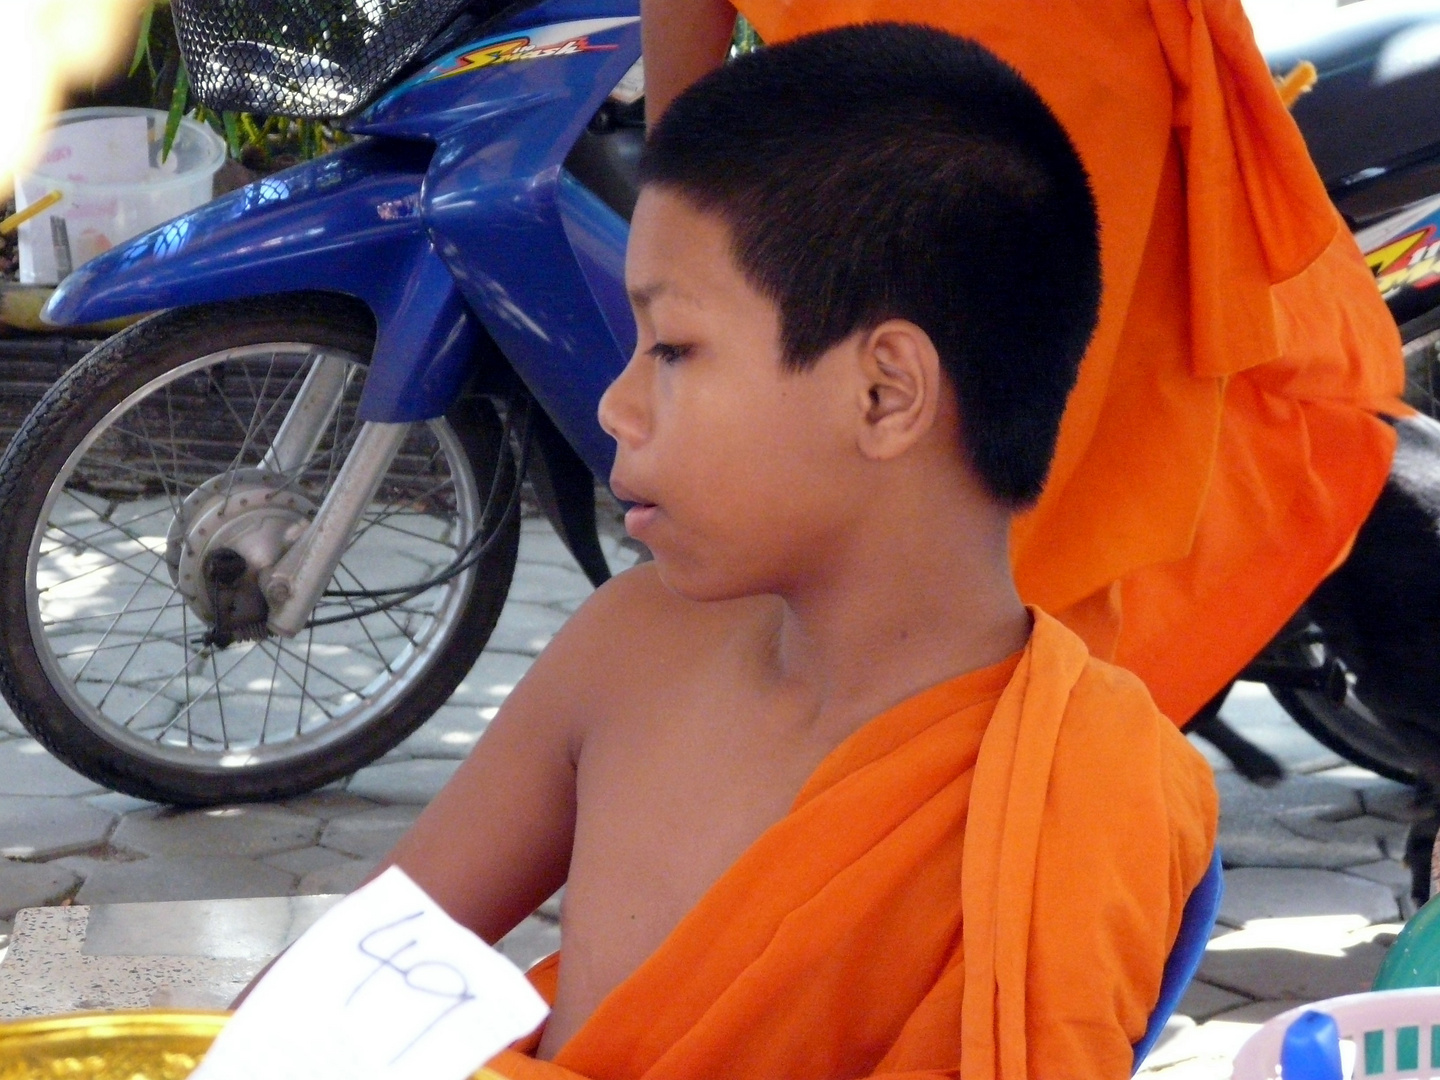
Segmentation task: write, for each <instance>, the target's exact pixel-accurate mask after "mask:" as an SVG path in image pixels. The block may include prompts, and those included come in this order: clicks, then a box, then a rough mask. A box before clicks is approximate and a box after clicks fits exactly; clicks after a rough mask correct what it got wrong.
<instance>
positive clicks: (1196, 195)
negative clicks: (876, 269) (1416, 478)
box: [739, 0, 1405, 722]
mask: <svg viewBox="0 0 1440 1080" xmlns="http://www.w3.org/2000/svg"><path fill="white" fill-rule="evenodd" d="M739 6H740V9H741V10H742V11H743V12H744V14H745V15H746V16H748V17H749V18H750V20H751V22H752V23H753V24H754V25H755V27H756V29H757V30H758V31H759V33H760V35H761V36H762V37H763V38H764V39H765V40H767V41H772V42H778V41H783V40H785V39H787V38H790V37H794V36H796V35H799V34H803V33H809V32H813V31H817V30H821V29H826V28H829V27H834V26H838V25H842V24H847V23H855V22H865V21H876V20H898V21H908V22H921V23H927V24H929V25H933V26H937V27H940V28H942V29H945V30H948V31H950V32H952V33H956V34H960V35H963V36H966V37H970V38H974V39H976V40H978V41H979V42H981V43H982V44H983V45H985V46H986V47H988V48H989V49H991V50H992V51H993V52H995V53H996V54H998V55H999V56H1000V57H1001V58H1003V59H1004V60H1006V61H1007V62H1009V63H1010V64H1011V65H1012V66H1014V67H1015V68H1016V69H1017V70H1019V71H1020V73H1021V74H1022V75H1024V76H1025V78H1026V79H1027V80H1028V81H1029V82H1030V83H1031V84H1032V85H1033V86H1034V87H1035V88H1036V89H1037V90H1038V91H1039V93H1040V95H1041V96H1042V97H1043V98H1044V99H1045V101H1046V102H1047V104H1049V106H1050V107H1051V109H1053V110H1054V112H1055V114H1056V115H1057V116H1058V117H1059V118H1060V120H1061V122H1062V123H1064V125H1065V127H1066V129H1067V130H1068V131H1069V132H1070V136H1071V138H1072V140H1073V141H1074V143H1075V145H1076V148H1077V150H1078V151H1079V153H1080V156H1081V158H1082V159H1083V160H1084V162H1085V166H1086V168H1087V169H1088V170H1089V172H1090V176H1091V180H1092V183H1093V186H1094V191H1095V195H1096V201H1097V203H1098V206H1099V211H1100V220H1101V247H1102V254H1101V258H1102V267H1103V272H1104V285H1105V291H1104V299H1103V302H1102V306H1101V313H1100V323H1099V327H1098V329H1097V331H1096V334H1095V338H1094V341H1093V343H1092V345H1091V347H1090V351H1089V353H1088V354H1087V355H1086V357H1085V361H1084V363H1083V365H1082V367H1081V371H1080V378H1079V383H1078V385H1077V386H1076V388H1075V392H1074V394H1073V395H1072V396H1071V399H1070V402H1069V406H1068V408H1067V412H1066V415H1065V420H1064V423H1063V425H1062V428H1061V433H1060V442H1059V446H1058V449H1057V453H1056V457H1055V464H1054V468H1053V469H1052V471H1051V477H1050V482H1049V484H1048V485H1047V487H1046V490H1045V493H1044V495H1043V497H1042V498H1041V499H1040V502H1039V503H1038V505H1037V506H1036V507H1035V508H1034V510H1033V511H1031V512H1030V513H1029V514H1027V515H1025V516H1024V517H1022V518H1021V519H1019V520H1018V521H1017V523H1016V527H1015V530H1014V540H1013V546H1012V555H1013V562H1014V569H1015V576H1016V580H1017V582H1018V583H1019V585H1020V589H1021V593H1022V595H1023V596H1024V597H1025V599H1026V601H1027V602H1029V603H1032V604H1037V605H1039V606H1040V607H1043V608H1045V609H1046V610H1047V611H1053V612H1056V613H1058V614H1059V615H1060V617H1061V618H1062V619H1063V620H1064V621H1065V622H1066V623H1067V624H1068V625H1070V626H1071V627H1072V628H1073V629H1075V630H1076V631H1077V632H1079V633H1080V634H1081V635H1082V636H1083V637H1084V638H1085V639H1086V641H1087V643H1088V644H1089V645H1090V648H1091V651H1092V652H1093V653H1094V654H1095V655H1097V656H1102V657H1105V658H1106V659H1113V660H1115V661H1116V662H1117V663H1119V664H1121V665H1123V666H1125V667H1127V668H1130V669H1131V670H1132V671H1135V672H1136V673H1137V674H1139V675H1140V676H1141V677H1142V678H1143V679H1144V680H1145V682H1146V683H1147V685H1148V686H1149V687H1150V690H1151V693H1152V694H1153V695H1154V696H1155V699H1156V701H1157V703H1158V704H1159V705H1160V708H1161V710H1162V711H1163V712H1165V713H1166V714H1167V715H1168V716H1170V717H1172V718H1174V719H1175V720H1176V721H1177V722H1183V721H1184V720H1186V719H1188V718H1189V717H1190V716H1192V715H1193V714H1194V713H1195V712H1196V710H1197V709H1198V708H1199V707H1200V706H1201V705H1202V704H1204V703H1205V702H1206V701H1207V700H1208V699H1209V698H1210V697H1212V696H1213V695H1214V694H1215V693H1216V692H1217V691H1218V690H1220V689H1221V688H1222V687H1223V686H1224V685H1225V683H1226V682H1227V681H1228V680H1229V679H1230V678H1232V677H1233V676H1234V675H1235V673H1236V672H1237V671H1239V670H1240V668H1241V667H1242V666H1243V665H1244V664H1245V663H1246V662H1248V661H1249V660H1250V658H1251V657H1252V656H1254V655H1255V654H1256V653H1257V652H1258V651H1259V650H1260V649H1261V648H1262V647H1263V646H1264V645H1265V643H1266V642H1267V641H1268V640H1269V639H1270V637H1271V636H1272V635H1273V634H1274V633H1275V632H1276V631H1277V630H1278V629H1279V628H1280V626H1281V625H1282V624H1283V623H1284V622H1285V620H1286V619H1287V618H1288V617H1289V616H1290V615H1291V614H1292V613H1293V612H1294V611H1295V610H1296V609H1297V608H1298V607H1299V606H1300V604H1301V603H1302V602H1303V601H1304V600H1305V598H1306V597H1307V596H1308V595H1309V593H1310V592H1311V590H1313V589H1314V588H1315V586H1316V585H1317V584H1319V582H1320V580H1321V579H1322V578H1323V577H1324V575H1325V574H1326V573H1328V572H1329V571H1330V570H1331V569H1333V568H1334V566H1335V565H1336V564H1337V563H1338V562H1339V560H1340V559H1341V558H1343V556H1344V554H1345V552H1346V551H1347V550H1348V547H1349V544H1350V542H1351V540H1352V539H1353V538H1354V535H1355V532H1356V530H1357V529H1358V528H1359V526H1360V523H1361V522H1362V521H1363V520H1364V518H1365V516H1366V515H1367V514H1368V513H1369V511H1370V507H1371V506H1372V505H1373V503H1374V501H1375V498H1376V496H1377V495H1378V494H1379V492H1380V488H1381V486H1382V484H1383V483H1384V480H1385V477H1386V474H1387V471H1388V469H1389V464H1390V459H1391V455H1392V452H1393V448H1394V443H1395V439H1394V435H1393V432H1392V431H1391V429H1390V428H1389V427H1388V426H1387V425H1386V424H1384V423H1383V422H1381V421H1380V420H1378V419H1376V418H1375V416H1374V415H1373V414H1374V413H1375V412H1377V411H1378V412H1392V413H1403V412H1404V411H1405V410H1404V409H1403V406H1401V405H1400V404H1399V402H1398V401H1397V400H1396V399H1395V395H1397V394H1398V393H1399V392H1400V391H1401V389H1402V386H1403V372H1402V368H1401V362H1400V351H1399V341H1398V337H1397V334H1396V331H1395V328H1394V325H1393V324H1392V322H1391V320H1390V317H1389V314H1388V313H1387V311H1386V309H1385V307H1384V305H1383V304H1382V302H1381V300H1380V298H1379V295H1378V293H1377V291H1376V288H1375V285H1374V283H1373V279H1372V277H1371V275H1370V273H1369V271H1368V269H1367V268H1366V266H1365V264H1364V262H1363V261H1362V260H1361V258H1360V255H1359V252H1358V251H1357V250H1356V248H1355V245H1354V243H1353V242H1352V241H1351V239H1350V236H1349V234H1348V233H1347V232H1346V230H1345V229H1344V227H1343V225H1342V224H1341V223H1340V220H1339V218H1338V216H1337V215H1336V213H1335V211H1334V209H1333V208H1332V206H1331V205H1330V202H1329V200H1328V199H1327V198H1326V195H1325V192H1324V189H1323V187H1322V185H1321V183H1320V180H1319V177H1318V176H1317V175H1316V173H1315V170H1314V167H1313V166H1312V165H1311V163H1310V159H1309V156H1308V154H1307V152H1306V150H1305V146H1304V143H1303V141H1302V140H1301V137H1300V134H1299V131H1298V130H1297V129H1296V127H1295V125H1294V123H1293V122H1292V121H1291V119H1290V117H1289V115H1288V113H1286V111H1285V109H1284V107H1283V105H1282V104H1281V103H1280V101H1279V98H1278V96H1277V94H1276V93H1275V90H1274V87H1273V84H1272V81H1271V77H1270V73H1269V71H1268V70H1267V69H1266V67H1265V63H1264V60H1263V59H1262V57H1261V56H1260V53H1259V51H1258V50H1257V49H1256V47H1255V44H1254V40H1253V38H1252V36H1251V33H1250V27H1249V24H1248V22H1247V21H1246V19H1245V16H1244V14H1243V12H1242V11H1241V9H1240V3H1239V0H1188V2H1187V0H1045V2H1044V3H1043V4H1029V3H1023V2H1019V0H739ZM1034 257H1035V258H1036V259H1045V258H1046V257H1047V254H1046V252H1045V251H1043V250H1039V251H1036V252H1035V253H1034ZM1055 270H1056V272H1057V273H1064V270H1065V268H1064V267H1063V266H1057V267H1056V268H1055ZM997 272H1003V268H997ZM1044 317H1045V313H1044V312H1036V318H1039V319H1043V318H1044Z"/></svg>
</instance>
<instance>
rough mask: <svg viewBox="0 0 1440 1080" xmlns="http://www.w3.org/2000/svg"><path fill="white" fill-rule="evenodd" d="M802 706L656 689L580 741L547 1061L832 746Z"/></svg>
mask: <svg viewBox="0 0 1440 1080" xmlns="http://www.w3.org/2000/svg"><path fill="white" fill-rule="evenodd" d="M697 689H699V688H697ZM666 697H668V700H663V699H664V698H666ZM802 711H803V706H802V705H801V704H800V703H797V702H795V701H793V700H786V699H784V698H783V697H778V698H777V697H772V696H767V695H764V694H756V693H749V694H746V693H743V692H737V691H736V690H734V689H729V690H719V689H718V688H717V689H716V691H715V692H714V693H700V694H696V695H693V696H689V697H688V700H682V699H681V698H679V697H669V696H668V695H662V700H660V701H657V702H655V703H654V705H653V707H652V708H649V709H646V710H644V712H643V713H639V712H637V714H636V715H635V716H633V717H629V718H627V719H626V722H624V723H618V724H614V725H610V726H607V728H606V729H605V730H603V731H601V732H597V733H596V734H595V736H594V737H593V738H592V739H591V740H590V741H589V742H588V744H587V746H586V747H585V749H584V753H583V755H582V760H581V763H580V767H579V770H578V776H577V814H576V833H575V844H574V851H573V854H572V857H571V864H570V873H569V879H568V883H567V885H566V893H565V911H564V950H565V959H564V962H563V964H562V965H561V977H560V986H559V992H558V994H557V999H556V1003H555V1011H554V1013H553V1014H552V1017H551V1020H550V1025H549V1027H548V1028H547V1032H546V1038H545V1041H544V1043H542V1046H541V1053H542V1055H545V1056H548V1055H549V1054H553V1053H554V1052H555V1051H556V1050H558V1049H559V1047H560V1046H561V1045H563V1042H564V1041H565V1040H567V1039H568V1038H569V1037H570V1035H572V1034H573V1033H574V1031H575V1030H578V1028H579V1027H580V1025H582V1024H583V1023H584V1021H585V1020H586V1019H587V1018H588V1017H589V1015H590V1014H591V1013H592V1012H593V1011H594V1009H595V1008H596V1006H598V1005H599V1003H600V1001H601V1000H603V998H604V997H605V995H607V994H608V993H609V992H610V991H611V990H612V989H613V988H614V987H615V986H617V985H619V983H621V982H622V981H624V980H625V979H626V978H627V977H629V975H630V974H631V973H633V972H634V971H635V970H636V968H638V967H639V966H640V965H641V964H642V963H643V962H644V961H645V960H646V959H647V958H648V957H649V956H650V955H651V954H652V953H654V952H655V950H656V949H657V948H659V946H660V945H661V944H662V943H663V942H664V940H665V938H666V937H667V936H668V935H669V934H670V932H671V931H672V930H674V928H675V927H676V926H677V925H678V924H679V922H680V921H681V919H683V918H684V917H685V915H686V914H687V913H688V912H689V911H690V910H691V909H692V908H694V907H695V905H696V904H697V903H698V902H699V901H700V900H701V898H702V897H703V896H704V895H705V893H706V892H707V891H708V890H709V889H710V887H711V886H712V885H714V884H715V882H716V881H718V880H719V879H720V877H721V876H722V875H723V874H724V873H725V872H726V871H727V870H728V869H729V868H730V867H731V866H732V865H733V864H734V863H735V861H736V860H737V859H739V858H740V857H741V856H742V855H743V854H744V852H745V851H746V849H747V848H749V847H750V846H751V845H752V844H753V843H754V842H755V841H756V840H757V839H758V838H759V837H760V836H761V835H762V834H763V833H764V832H765V830H766V829H768V828H769V827H770V826H771V825H773V824H774V823H775V822H776V821H778V820H780V819H781V818H782V817H784V816H785V814H786V813H788V812H789V809H790V806H791V805H792V804H793V802H794V800H795V796H796V795H797V794H798V792H799V790H800V788H801V787H802V786H803V785H804V783H805V780H806V779H807V778H808V777H809V776H810V774H811V773H812V772H813V771H814V769H815V767H816V765H818V764H819V762H820V760H821V759H823V757H824V756H825V754H826V753H827V752H828V751H829V750H830V749H831V748H832V747H831V746H829V745H827V744H826V743H825V742H824V741H823V740H817V739H815V738H813V737H810V736H809V735H807V734H804V733H805V732H806V730H807V729H806V725H805V724H804V723H803V722H801V714H802Z"/></svg>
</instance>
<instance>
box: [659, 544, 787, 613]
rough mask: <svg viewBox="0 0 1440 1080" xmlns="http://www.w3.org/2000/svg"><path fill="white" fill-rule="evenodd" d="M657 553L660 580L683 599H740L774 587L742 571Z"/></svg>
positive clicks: (766, 591)
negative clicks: (737, 572) (686, 562)
mask: <svg viewBox="0 0 1440 1080" xmlns="http://www.w3.org/2000/svg"><path fill="white" fill-rule="evenodd" d="M654 555H655V570H656V573H658V574H659V576H660V583H661V584H662V585H664V586H665V587H666V588H667V589H669V590H670V591H671V592H672V593H674V594H675V595H676V596H678V597H680V598H681V599H682V600H690V601H693V602H695V603H697V604H709V603H716V602H718V601H722V600H740V599H743V598H744V597H747V596H762V595H764V594H766V593H769V592H770V591H771V590H770V589H767V588H765V587H763V586H762V585H760V584H759V583H758V582H756V581H754V580H750V579H746V578H744V577H742V576H740V575H735V574H726V573H724V572H721V571H718V570H716V569H715V568H713V567H701V566H696V565H694V564H690V565H683V564H680V563H678V561H677V560H674V559H667V558H665V556H664V555H662V554H661V553H659V552H655V553H654Z"/></svg>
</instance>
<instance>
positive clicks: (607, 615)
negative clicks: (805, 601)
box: [527, 563, 770, 724]
mask: <svg viewBox="0 0 1440 1080" xmlns="http://www.w3.org/2000/svg"><path fill="white" fill-rule="evenodd" d="M769 606H770V605H769V603H768V601H767V600H766V599H765V598H758V599H751V600H735V601H721V602H711V603H698V602H696V601H692V600H686V599H684V598H683V597H681V596H678V595H676V594H675V593H674V592H672V591H671V590H670V589H669V588H668V587H666V585H665V583H664V582H663V581H661V579H660V574H659V572H658V570H657V568H656V567H655V564H653V563H642V564H641V565H639V566H636V567H634V568H632V569H630V570H627V571H625V572H624V573H622V574H618V575H616V576H615V577H614V578H612V579H611V580H610V581H608V582H606V583H605V584H604V585H603V586H601V587H600V588H599V589H598V590H596V592H595V593H594V594H593V595H592V596H591V597H590V598H589V599H588V600H587V601H586V602H585V603H584V604H583V605H582V606H581V607H580V609H579V610H578V611H576V613H575V614H574V615H573V616H572V617H571V618H570V620H569V621H568V622H566V624H565V625H564V627H562V628H561V630H560V632H559V633H558V634H557V635H556V636H555V639H554V640H553V641H552V642H551V643H550V646H549V647H548V648H547V649H546V651H545V652H544V654H542V656H541V657H540V658H539V659H538V660H537V661H536V663H535V666H534V667H533V668H532V669H531V673H530V675H529V676H527V682H531V683H534V684H536V685H535V686H533V687H532V688H529V689H533V691H534V692H541V691H544V690H545V688H546V687H548V686H550V685H552V684H553V685H554V687H555V688H556V690H557V691H558V692H560V693H561V694H563V695H566V696H568V697H569V698H570V700H571V701H572V702H574V706H573V707H574V709H575V710H576V711H577V715H576V717H575V719H576V720H577V722H579V723H581V724H584V723H585V722H586V721H589V720H594V719H596V718H597V712H598V711H603V709H604V706H606V705H620V706H623V707H629V706H632V705H633V704H635V697H636V695H643V694H645V693H646V688H647V686H649V685H650V684H651V683H652V682H653V678H652V677H653V674H654V672H655V671H656V670H657V668H659V669H663V670H665V671H666V672H667V674H668V675H669V676H670V677H671V678H672V679H673V678H674V677H676V676H679V675H680V674H682V673H683V672H684V671H686V670H690V669H693V668H694V667H695V665H697V664H700V663H703V661H704V657H705V656H706V655H707V654H708V652H709V649H708V648H707V647H708V646H710V645H713V644H715V643H716V642H718V641H720V640H725V639H730V638H733V637H735V636H737V635H746V634H748V633H753V632H754V630H755V627H756V625H757V623H758V622H761V621H763V612H764V611H765V610H767V609H768V607H769ZM577 685H583V686H584V687H586V694H585V695H583V697H582V696H577V695H575V694H574V690H575V687H576V686H577ZM580 714H583V715H580Z"/></svg>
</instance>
